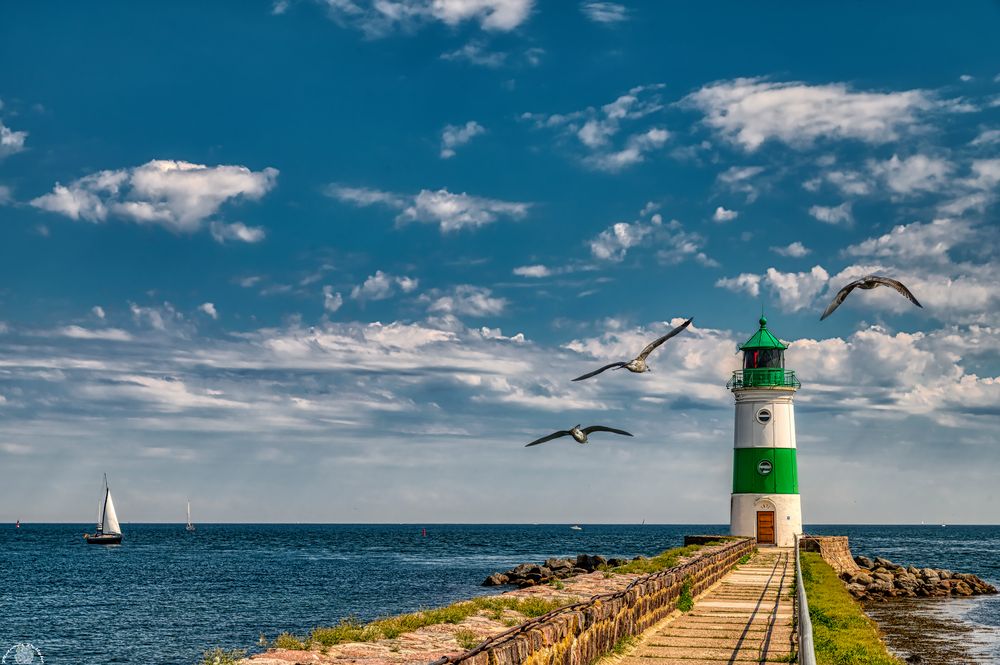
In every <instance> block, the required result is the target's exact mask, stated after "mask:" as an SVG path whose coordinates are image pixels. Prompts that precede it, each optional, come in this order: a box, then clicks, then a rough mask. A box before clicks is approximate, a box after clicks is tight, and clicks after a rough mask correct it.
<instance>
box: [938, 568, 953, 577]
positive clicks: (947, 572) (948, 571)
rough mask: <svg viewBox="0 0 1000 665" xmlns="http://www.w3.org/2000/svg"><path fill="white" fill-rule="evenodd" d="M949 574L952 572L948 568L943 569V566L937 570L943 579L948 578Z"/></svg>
mask: <svg viewBox="0 0 1000 665" xmlns="http://www.w3.org/2000/svg"><path fill="white" fill-rule="evenodd" d="M951 574H952V573H951V571H950V570H944V569H943V568H942V569H941V570H939V571H938V577H940V578H941V579H943V580H950V579H951Z"/></svg>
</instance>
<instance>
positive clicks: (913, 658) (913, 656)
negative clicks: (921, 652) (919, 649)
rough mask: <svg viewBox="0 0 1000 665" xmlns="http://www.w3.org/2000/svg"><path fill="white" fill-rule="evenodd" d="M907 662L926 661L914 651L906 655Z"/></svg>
mask: <svg viewBox="0 0 1000 665" xmlns="http://www.w3.org/2000/svg"><path fill="white" fill-rule="evenodd" d="M906 662H907V663H922V662H924V659H923V658H921V657H920V656H918V655H917V654H915V653H913V654H910V655H909V656H907V657H906Z"/></svg>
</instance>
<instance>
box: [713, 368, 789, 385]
mask: <svg viewBox="0 0 1000 665" xmlns="http://www.w3.org/2000/svg"><path fill="white" fill-rule="evenodd" d="M726 387H727V388H730V389H732V388H796V389H798V388H801V387H802V384H801V383H799V380H798V379H797V378H795V370H793V369H781V368H771V367H759V368H756V369H738V370H736V371H735V372H733V378H731V379H729V382H728V383H726Z"/></svg>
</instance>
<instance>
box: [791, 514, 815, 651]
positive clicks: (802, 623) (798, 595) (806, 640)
mask: <svg viewBox="0 0 1000 665" xmlns="http://www.w3.org/2000/svg"><path fill="white" fill-rule="evenodd" d="M799 538H801V534H796V536H795V600H796V604H795V609H796V610H797V612H798V624H797V628H798V635H799V665H816V647H815V645H814V644H813V627H812V619H811V618H810V617H809V599H808V598H806V587H805V585H804V584H803V583H802V562H801V561H800V560H799Z"/></svg>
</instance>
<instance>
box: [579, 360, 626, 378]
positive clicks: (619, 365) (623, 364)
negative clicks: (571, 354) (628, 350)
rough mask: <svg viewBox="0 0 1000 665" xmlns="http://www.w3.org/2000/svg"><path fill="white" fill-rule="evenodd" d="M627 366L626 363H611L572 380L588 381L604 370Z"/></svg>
mask: <svg viewBox="0 0 1000 665" xmlns="http://www.w3.org/2000/svg"><path fill="white" fill-rule="evenodd" d="M627 364H628V363H611V364H610V365H605V366H604V367H602V368H600V369H595V370H594V371H593V372H588V373H587V374H584V375H583V376H578V377H576V378H575V379H573V380H574V381H583V380H584V379H589V378H590V377H592V376H597V375H598V374H600V373H601V372H603V371H604V370H608V369H611V368H612V367H624V366H625V365H627Z"/></svg>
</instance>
